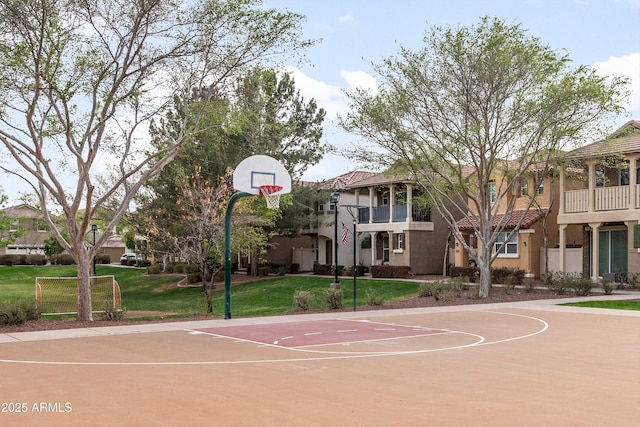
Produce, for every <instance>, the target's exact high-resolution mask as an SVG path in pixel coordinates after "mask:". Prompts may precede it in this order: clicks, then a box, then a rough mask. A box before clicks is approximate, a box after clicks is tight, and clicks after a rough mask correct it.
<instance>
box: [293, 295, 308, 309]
mask: <svg viewBox="0 0 640 427" xmlns="http://www.w3.org/2000/svg"><path fill="white" fill-rule="evenodd" d="M310 300H311V292H309V291H296V292H295V294H293V304H294V307H295V308H296V309H297V310H302V311H307V310H309V302H310Z"/></svg>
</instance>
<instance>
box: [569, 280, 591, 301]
mask: <svg viewBox="0 0 640 427" xmlns="http://www.w3.org/2000/svg"><path fill="white" fill-rule="evenodd" d="M571 289H573V292H575V294H576V295H577V296H579V297H586V296H589V295H591V290H592V289H593V282H592V281H591V279H590V278H589V277H584V276H583V277H576V278H575V279H573V280H572V283H571Z"/></svg>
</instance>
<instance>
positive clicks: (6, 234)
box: [0, 188, 17, 247]
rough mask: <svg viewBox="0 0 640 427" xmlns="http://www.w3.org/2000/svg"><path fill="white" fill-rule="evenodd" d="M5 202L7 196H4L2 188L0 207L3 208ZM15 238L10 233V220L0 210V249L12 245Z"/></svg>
mask: <svg viewBox="0 0 640 427" xmlns="http://www.w3.org/2000/svg"><path fill="white" fill-rule="evenodd" d="M6 202H7V195H6V194H4V193H3V192H2V188H0V207H3V206H4V205H5V203H6ZM16 237H17V236H16V233H15V232H11V218H8V217H7V213H6V212H5V211H4V209H3V210H0V247H3V246H7V245H8V244H10V243H13V242H14V241H15V239H16Z"/></svg>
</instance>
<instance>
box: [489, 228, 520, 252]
mask: <svg viewBox="0 0 640 427" xmlns="http://www.w3.org/2000/svg"><path fill="white" fill-rule="evenodd" d="M509 234H511V236H509ZM507 237H508V238H509V240H507ZM494 250H495V251H496V253H497V254H498V256H500V257H517V256H518V232H517V231H516V232H513V233H512V232H510V231H505V232H502V233H500V234H498V238H497V239H496V243H495V248H494Z"/></svg>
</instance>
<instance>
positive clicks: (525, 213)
mask: <svg viewBox="0 0 640 427" xmlns="http://www.w3.org/2000/svg"><path fill="white" fill-rule="evenodd" d="M547 211H548V209H529V210H515V211H511V212H509V213H504V214H498V215H496V217H495V218H494V219H493V225H494V226H497V225H498V223H499V222H500V221H501V220H502V219H503V218H504V217H505V215H509V218H508V220H507V223H506V225H505V227H504V228H505V229H513V228H515V227H516V226H517V225H518V222H520V219H522V223H521V224H520V227H524V228H527V227H530V226H531V225H533V224H534V223H536V222H537V221H538V220H540V219H541V218H542V217H543V216H544V215H545V214H546V213H547ZM523 217H524V218H523ZM457 224H458V228H459V229H460V230H473V229H474V225H475V224H477V220H476V219H475V218H471V217H465V218H462V219H461V220H459V221H458V222H457Z"/></svg>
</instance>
